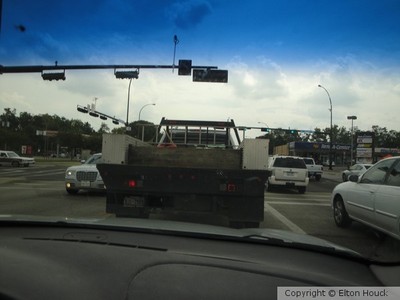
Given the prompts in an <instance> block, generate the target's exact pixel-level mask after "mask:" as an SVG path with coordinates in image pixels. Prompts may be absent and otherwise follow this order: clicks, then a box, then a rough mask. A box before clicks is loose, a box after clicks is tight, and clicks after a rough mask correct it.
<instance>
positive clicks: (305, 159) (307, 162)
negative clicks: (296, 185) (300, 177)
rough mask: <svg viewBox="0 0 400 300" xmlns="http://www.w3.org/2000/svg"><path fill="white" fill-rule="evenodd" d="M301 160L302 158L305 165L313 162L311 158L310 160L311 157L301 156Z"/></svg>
mask: <svg viewBox="0 0 400 300" xmlns="http://www.w3.org/2000/svg"><path fill="white" fill-rule="evenodd" d="M303 160H304V162H305V163H306V164H307V165H312V164H313V160H312V159H309V158H303Z"/></svg>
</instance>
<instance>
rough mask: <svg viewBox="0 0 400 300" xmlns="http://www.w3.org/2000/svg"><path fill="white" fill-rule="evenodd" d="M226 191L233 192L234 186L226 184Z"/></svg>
mask: <svg viewBox="0 0 400 300" xmlns="http://www.w3.org/2000/svg"><path fill="white" fill-rule="evenodd" d="M226 190H227V191H228V192H235V191H236V184H233V183H228V184H227V186H226Z"/></svg>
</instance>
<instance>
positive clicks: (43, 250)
mask: <svg viewBox="0 0 400 300" xmlns="http://www.w3.org/2000/svg"><path fill="white" fill-rule="evenodd" d="M0 235H1V236H0V239H1V244H0V256H1V262H0V298H2V299H3V298H4V299H160V298H165V297H167V298H171V299H222V298H225V299H248V298H252V299H276V298H277V287H280V286H382V285H392V286H393V285H399V281H400V279H399V278H400V276H399V273H400V267H399V266H384V265H381V266H379V265H371V264H369V263H367V262H366V261H364V260H362V259H354V260H353V259H350V258H346V257H341V256H335V255H333V256H332V255H328V254H324V253H320V252H315V251H306V250H302V249H296V248H290V247H281V246H271V245H263V244H258V243H248V242H238V241H232V240H217V239H212V238H211V239H210V238H202V237H200V236H194V237H190V236H187V235H179V234H178V235H177V234H174V233H170V234H165V233H163V234H160V233H159V232H141V231H139V232H132V231H130V230H125V229H124V230H119V229H118V230H116V229H101V228H100V229H93V228H86V227H71V226H61V225H60V226H25V225H15V224H8V225H2V230H1V233H0Z"/></svg>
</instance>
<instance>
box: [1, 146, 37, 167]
mask: <svg viewBox="0 0 400 300" xmlns="http://www.w3.org/2000/svg"><path fill="white" fill-rule="evenodd" d="M34 164H35V159H34V158H33V157H23V156H19V155H18V154H17V153H15V152H14V151H5V150H0V165H1V166H4V165H5V166H7V165H8V166H12V167H20V166H24V167H28V166H30V165H34Z"/></svg>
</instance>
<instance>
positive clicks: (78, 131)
mask: <svg viewBox="0 0 400 300" xmlns="http://www.w3.org/2000/svg"><path fill="white" fill-rule="evenodd" d="M144 123H148V124H151V123H149V122H146V121H137V122H133V123H131V124H130V126H131V128H132V131H130V132H127V134H130V135H132V136H134V137H136V138H140V139H141V138H142V134H143V131H142V130H141V129H140V130H139V128H138V127H139V124H144ZM149 128H150V129H149ZM149 128H146V130H145V132H144V133H145V136H144V138H145V139H151V138H152V137H153V136H154V131H155V126H153V127H151V126H149ZM151 128H153V130H151ZM124 131H125V129H124V127H120V128H115V129H113V130H110V128H109V127H108V126H107V124H106V123H102V124H101V126H100V128H99V129H98V130H97V131H96V130H95V129H93V127H92V126H91V125H90V124H89V123H88V122H83V121H82V120H79V119H67V118H64V117H60V116H57V115H49V114H39V115H33V114H30V113H28V112H21V113H19V114H17V111H16V109H11V108H5V109H4V112H3V113H2V114H1V115H0V149H1V150H12V151H15V152H17V153H21V149H22V146H29V147H31V148H32V155H43V156H52V155H56V154H60V153H64V154H67V155H70V156H75V155H76V154H78V153H80V151H81V150H82V149H89V150H91V151H93V152H100V151H101V147H102V134H103V133H122V132H124ZM44 132H46V135H43V134H44Z"/></svg>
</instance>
